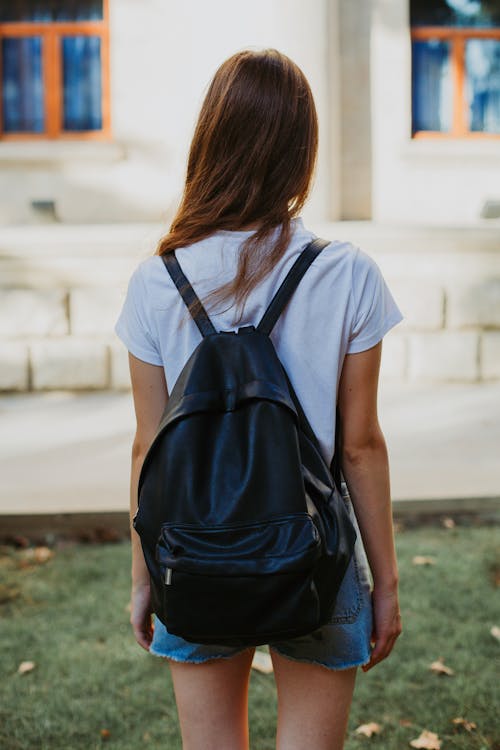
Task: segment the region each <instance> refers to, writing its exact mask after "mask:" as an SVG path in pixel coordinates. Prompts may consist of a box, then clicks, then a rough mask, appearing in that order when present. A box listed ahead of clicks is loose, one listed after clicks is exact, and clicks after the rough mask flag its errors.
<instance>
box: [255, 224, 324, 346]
mask: <svg viewBox="0 0 500 750" xmlns="http://www.w3.org/2000/svg"><path fill="white" fill-rule="evenodd" d="M329 244H330V242H328V241H327V240H321V239H319V238H318V239H315V240H313V241H312V242H310V243H309V245H307V246H306V247H305V248H304V250H302V252H301V253H300V255H299V257H298V258H297V260H296V261H295V263H294V264H293V266H292V267H291V268H290V270H289V271H288V273H287V275H286V277H285V279H284V280H283V282H282V284H281V286H280V287H279V289H278V291H277V292H276V294H275V295H274V297H273V298H272V300H271V302H270V304H269V307H268V308H267V310H266V312H265V313H264V315H263V317H262V320H261V321H260V323H259V324H258V326H257V330H258V331H260V332H261V333H266V334H267V335H269V334H270V333H271V331H272V329H273V327H274V325H275V323H276V321H277V320H278V318H279V316H280V315H281V313H282V312H283V310H284V309H285V307H286V305H287V304H288V302H289V300H290V298H291V296H292V294H293V293H294V291H295V290H296V288H297V286H298V285H299V282H300V280H301V278H302V277H303V275H304V274H305V272H306V271H307V269H308V268H309V266H310V265H311V263H312V262H313V260H314V259H315V258H316V257H317V256H318V255H319V254H320V252H321V251H322V250H323V249H324V248H325V247H326V246H327V245H329Z"/></svg>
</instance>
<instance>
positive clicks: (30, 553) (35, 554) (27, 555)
mask: <svg viewBox="0 0 500 750" xmlns="http://www.w3.org/2000/svg"><path fill="white" fill-rule="evenodd" d="M51 557H54V553H53V551H52V550H51V549H49V547H29V548H28V549H25V550H23V553H22V557H21V558H20V560H19V566H20V567H21V568H26V567H27V566H28V565H42V564H43V563H46V562H47V560H50V559H51Z"/></svg>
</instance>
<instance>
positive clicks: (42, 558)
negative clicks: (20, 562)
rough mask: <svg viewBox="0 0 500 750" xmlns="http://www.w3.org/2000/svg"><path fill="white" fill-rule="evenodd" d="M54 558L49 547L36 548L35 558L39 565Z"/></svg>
mask: <svg viewBox="0 0 500 750" xmlns="http://www.w3.org/2000/svg"><path fill="white" fill-rule="evenodd" d="M51 557H54V552H53V551H52V550H51V549H49V547H35V552H34V558H35V562H37V563H45V562H47V560H50V558H51Z"/></svg>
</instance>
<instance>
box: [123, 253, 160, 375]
mask: <svg viewBox="0 0 500 750" xmlns="http://www.w3.org/2000/svg"><path fill="white" fill-rule="evenodd" d="M146 301H147V295H146V287H145V284H144V279H143V278H142V274H141V267H140V266H138V267H137V268H136V269H135V271H134V273H133V274H132V276H131V277H130V280H129V283H128V288H127V294H126V296H125V301H124V303H123V307H122V309H121V312H120V315H119V316H118V320H117V321H116V323H115V327H114V331H115V333H116V335H117V336H118V338H119V339H120V340H121V341H122V342H123V343H124V344H125V346H126V347H127V349H128V351H129V352H131V354H133V355H134V357H137V359H141V360H142V361H143V362H148V363H149V364H151V365H162V364H163V362H162V358H161V355H160V352H159V348H158V345H157V344H156V343H155V338H154V336H153V333H152V331H153V329H152V324H151V318H150V315H149V313H148V309H147V305H146Z"/></svg>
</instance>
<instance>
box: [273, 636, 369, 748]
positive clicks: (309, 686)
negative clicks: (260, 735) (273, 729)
mask: <svg viewBox="0 0 500 750" xmlns="http://www.w3.org/2000/svg"><path fill="white" fill-rule="evenodd" d="M271 657H272V660H273V665H274V674H275V678H276V686H277V688H278V731H277V738H276V748H277V750H304V748H314V750H342V748H343V747H344V739H345V734H346V730H347V721H348V719H349V711H350V707H351V701H352V696H353V692H354V683H355V680H356V671H357V667H352V668H351V669H342V670H331V669H327V668H326V667H322V666H320V665H318V664H310V663H303V662H297V661H292V660H291V659H287V658H286V657H284V656H281V655H280V654H278V653H277V652H276V651H273V650H272V649H271Z"/></svg>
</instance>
